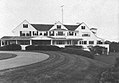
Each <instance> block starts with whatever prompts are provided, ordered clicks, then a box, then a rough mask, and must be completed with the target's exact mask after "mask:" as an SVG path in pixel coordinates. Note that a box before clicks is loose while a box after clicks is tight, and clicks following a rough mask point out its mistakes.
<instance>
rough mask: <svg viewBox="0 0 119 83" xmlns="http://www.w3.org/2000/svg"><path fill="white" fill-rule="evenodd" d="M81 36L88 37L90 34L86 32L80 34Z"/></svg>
mask: <svg viewBox="0 0 119 83" xmlns="http://www.w3.org/2000/svg"><path fill="white" fill-rule="evenodd" d="M82 37H90V34H88V33H86V34H82Z"/></svg>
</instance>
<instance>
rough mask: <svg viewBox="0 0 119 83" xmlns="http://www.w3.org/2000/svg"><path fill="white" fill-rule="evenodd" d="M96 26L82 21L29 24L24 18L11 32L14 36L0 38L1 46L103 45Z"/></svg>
mask: <svg viewBox="0 0 119 83" xmlns="http://www.w3.org/2000/svg"><path fill="white" fill-rule="evenodd" d="M96 30H97V29H96V28H91V29H90V28H89V27H88V26H87V25H86V24H85V23H84V22H82V23H78V24H75V25H65V24H62V23H61V22H56V23H54V24H31V23H29V22H28V21H26V20H24V21H23V22H22V23H21V24H19V25H18V26H17V27H16V28H15V29H14V30H13V31H12V32H13V33H14V35H15V36H4V37H2V38H1V46H4V45H9V44H19V45H21V46H22V47H23V49H24V48H25V47H26V46H28V45H55V46H59V47H65V46H69V45H78V46H80V45H81V46H96V45H99V46H105V47H107V48H108V46H109V45H105V44H104V39H101V38H99V37H97V36H96Z"/></svg>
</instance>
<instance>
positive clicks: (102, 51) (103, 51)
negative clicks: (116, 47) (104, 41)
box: [90, 46, 107, 54]
mask: <svg viewBox="0 0 119 83" xmlns="http://www.w3.org/2000/svg"><path fill="white" fill-rule="evenodd" d="M90 51H91V52H92V53H93V54H97V53H98V54H107V48H105V47H102V46H94V47H92V48H90Z"/></svg>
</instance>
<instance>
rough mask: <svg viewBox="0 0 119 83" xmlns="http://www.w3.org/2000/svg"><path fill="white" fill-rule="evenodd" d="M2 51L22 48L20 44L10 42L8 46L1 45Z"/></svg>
mask: <svg viewBox="0 0 119 83" xmlns="http://www.w3.org/2000/svg"><path fill="white" fill-rule="evenodd" d="M0 50H1V51H15V50H21V46H20V45H18V44H10V45H6V46H2V47H0Z"/></svg>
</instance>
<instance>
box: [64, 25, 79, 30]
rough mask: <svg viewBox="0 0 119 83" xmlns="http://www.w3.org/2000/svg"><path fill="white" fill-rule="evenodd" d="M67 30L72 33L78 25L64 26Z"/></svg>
mask: <svg viewBox="0 0 119 83" xmlns="http://www.w3.org/2000/svg"><path fill="white" fill-rule="evenodd" d="M64 26H65V27H66V28H67V29H68V30H71V31H74V30H75V29H77V28H78V26H80V25H64Z"/></svg>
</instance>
